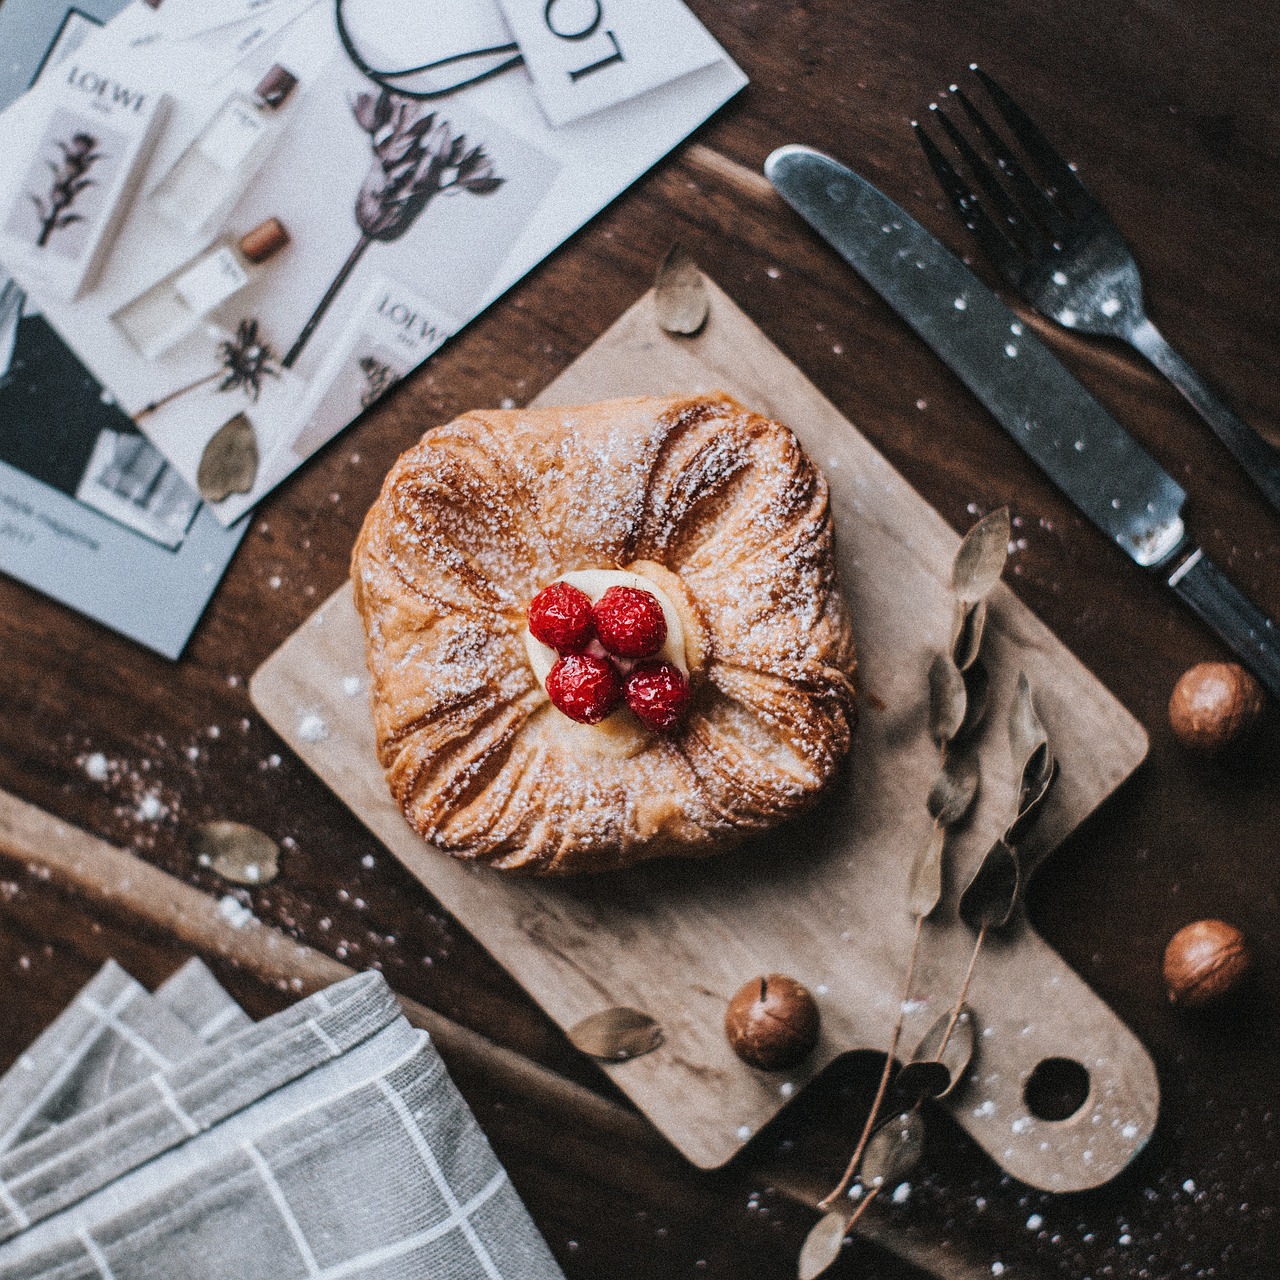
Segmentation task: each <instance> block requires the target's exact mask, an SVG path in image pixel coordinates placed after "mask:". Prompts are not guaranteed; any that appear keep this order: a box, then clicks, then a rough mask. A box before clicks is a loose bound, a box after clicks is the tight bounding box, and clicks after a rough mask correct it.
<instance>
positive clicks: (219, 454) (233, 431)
mask: <svg viewBox="0 0 1280 1280" xmlns="http://www.w3.org/2000/svg"><path fill="white" fill-rule="evenodd" d="M257 478H258V441H257V439H256V438H255V437H254V434H253V423H251V422H250V421H249V419H248V418H246V417H245V415H244V414H243V413H237V414H236V416H235V417H234V418H232V419H231V421H230V422H226V423H224V424H223V425H222V426H221V427H219V428H218V430H217V431H216V432H214V434H213V438H212V439H211V440H210V441H209V443H208V444H207V445H205V447H204V453H203V454H201V455H200V466H199V468H198V469H197V471H196V487H197V488H198V489H199V490H200V496H201V497H202V498H203V499H204V500H205V501H206V502H221V501H222V500H223V498H229V497H230V496H231V495H232V494H233V493H248V492H249V491H250V490H251V489H252V488H253V482H254V481H255V480H256V479H257Z"/></svg>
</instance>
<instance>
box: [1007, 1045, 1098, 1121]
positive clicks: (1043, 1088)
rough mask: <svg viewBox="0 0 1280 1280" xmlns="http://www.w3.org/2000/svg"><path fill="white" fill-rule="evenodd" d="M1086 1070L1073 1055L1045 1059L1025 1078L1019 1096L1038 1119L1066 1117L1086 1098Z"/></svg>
mask: <svg viewBox="0 0 1280 1280" xmlns="http://www.w3.org/2000/svg"><path fill="white" fill-rule="evenodd" d="M1089 1084H1090V1081H1089V1073H1088V1071H1086V1070H1085V1068H1084V1067H1083V1066H1082V1065H1081V1064H1080V1063H1079V1062H1076V1061H1075V1059H1074V1058H1045V1059H1044V1060H1043V1061H1041V1062H1038V1063H1037V1064H1036V1066H1035V1069H1034V1070H1033V1071H1032V1072H1031V1074H1030V1075H1029V1076H1028V1077H1027V1083H1026V1084H1025V1085H1024V1086H1023V1089H1022V1097H1023V1100H1024V1101H1025V1102H1026V1104H1027V1110H1028V1111H1030V1112H1031V1114H1032V1115H1033V1116H1035V1117H1036V1119H1037V1120H1069V1119H1070V1118H1071V1117H1072V1116H1073V1115H1075V1113H1076V1112H1077V1111H1079V1110H1080V1108H1081V1107H1083V1106H1084V1104H1085V1101H1086V1100H1087V1099H1088V1097H1089Z"/></svg>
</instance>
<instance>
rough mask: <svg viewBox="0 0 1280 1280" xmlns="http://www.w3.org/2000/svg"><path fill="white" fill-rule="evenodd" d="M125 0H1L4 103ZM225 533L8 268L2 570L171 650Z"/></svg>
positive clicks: (238, 532) (222, 554) (1, 424)
mask: <svg viewBox="0 0 1280 1280" xmlns="http://www.w3.org/2000/svg"><path fill="white" fill-rule="evenodd" d="M119 8H120V0H79V4H78V7H73V6H71V5H51V4H50V3H49V0H4V3H3V5H0V49H2V50H3V51H4V57H3V58H0V103H6V104H7V103H8V102H10V101H12V100H13V99H14V98H16V97H17V96H18V95H19V94H21V93H22V92H23V90H24V89H25V88H26V86H27V85H28V84H29V83H31V82H32V81H33V80H34V79H35V78H36V77H37V76H39V75H42V74H44V73H45V72H49V73H52V72H53V70H54V69H56V68H57V67H58V66H59V65H61V63H62V62H63V61H64V60H65V59H66V58H68V57H70V56H71V55H72V54H74V53H75V52H76V51H77V50H78V49H79V48H80V47H81V46H82V45H83V43H84V42H85V40H86V39H87V38H88V37H89V36H90V35H91V34H92V33H93V32H95V31H96V30H97V29H98V28H99V26H100V24H101V22H102V21H104V20H105V19H108V18H110V17H112V16H113V14H115V13H116V12H117V11H118V10H119ZM244 528H245V522H244V521H242V522H241V523H240V524H239V525H237V526H236V527H234V528H232V529H224V528H223V527H222V526H221V525H220V524H219V523H218V522H217V521H216V520H215V519H214V518H213V516H212V515H211V514H210V512H209V508H208V507H207V506H205V505H203V504H202V503H201V502H200V499H199V497H198V495H197V494H196V493H195V491H194V490H193V489H191V488H190V487H189V486H188V485H187V484H186V483H185V481H183V480H182V479H181V478H180V477H179V476H178V474H177V472H176V471H175V470H174V468H173V467H172V466H170V465H169V464H168V463H167V461H166V460H165V458H164V456H163V455H162V454H161V453H160V452H159V451H158V450H157V449H156V448H155V447H154V446H153V445H152V444H151V443H150V441H148V440H147V439H146V438H145V437H144V436H143V435H141V434H140V433H139V431H138V429H137V427H136V425H135V424H134V423H133V422H132V421H130V419H129V418H127V417H126V416H125V415H124V414H123V413H121V411H120V409H119V408H118V407H117V406H116V403H115V400H114V397H113V396H112V395H111V394H110V392H108V391H106V390H105V389H104V388H103V387H102V385H101V383H100V382H99V381H98V380H97V379H95V378H94V377H93V375H92V374H90V373H89V372H88V371H87V370H86V369H85V368H84V367H83V365H82V364H81V363H80V362H79V361H77V360H76V358H75V356H74V354H73V353H72V352H71V351H70V350H69V349H68V348H67V346H66V345H65V343H63V341H62V340H61V339H60V338H59V337H58V335H57V334H56V333H55V332H54V331H53V329H52V328H50V326H49V324H48V322H47V320H46V319H45V317H44V316H43V315H41V314H40V312H39V308H38V306H37V305H36V304H35V303H34V302H33V300H31V299H29V298H27V297H26V296H25V294H24V292H23V290H22V289H21V288H20V287H19V285H18V284H17V282H16V281H14V280H12V279H7V278H6V276H5V273H4V272H3V271H0V570H2V571H3V572H5V573H7V574H9V575H11V576H12V577H14V578H17V579H19V580H21V581H22V582H26V583H28V584H29V585H31V586H32V587H35V588H36V589H37V590H39V591H42V592H44V593H45V594H46V595H49V596H52V597H54V598H55V599H57V600H60V601H62V602H63V603H64V604H67V605H69V606H70V607H71V608H73V609H76V610H78V611H79V612H81V613H84V614H87V615H88V616H90V617H92V618H96V619H97V620H98V621H100V622H102V623H105V624H106V625H107V626H110V627H112V628H114V629H115V630H117V631H120V632H123V633H124V634H125V635H128V636H131V637H132V638H133V639H135V640H138V641H139V642H141V643H142V644H145V645H147V646H148V647H150V648H152V649H155V650H156V651H158V652H160V653H163V654H165V655H166V656H168V657H171V658H176V657H177V656H178V654H179V653H180V652H181V651H182V648H183V646H184V645H185V643H186V641H187V637H188V636H189V634H190V633H191V630H192V628H193V627H194V626H195V624H196V622H197V620H198V619H199V617H200V614H201V612H202V611H203V609H204V607H205V605H206V603H207V602H208V599H209V596H210V594H211V593H212V591H213V589H214V587H215V586H216V585H217V582H218V579H219V578H220V577H221V575H222V572H223V570H224V569H225V568H226V565H227V562H228V561H229V560H230V558H231V555H232V553H233V552H234V550H235V548H236V546H237V544H238V543H239V541H240V538H241V536H242V535H243V533H244Z"/></svg>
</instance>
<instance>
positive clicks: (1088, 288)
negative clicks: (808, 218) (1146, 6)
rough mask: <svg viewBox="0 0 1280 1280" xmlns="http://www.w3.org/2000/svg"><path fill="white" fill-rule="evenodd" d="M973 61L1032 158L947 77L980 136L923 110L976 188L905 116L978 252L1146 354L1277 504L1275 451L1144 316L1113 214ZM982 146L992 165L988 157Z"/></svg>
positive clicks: (1034, 294) (1060, 316) (1035, 294)
mask: <svg viewBox="0 0 1280 1280" xmlns="http://www.w3.org/2000/svg"><path fill="white" fill-rule="evenodd" d="M969 69H970V71H972V72H973V73H974V74H975V75H976V76H977V78H978V80H979V81H981V83H982V85H983V87H984V89H985V90H986V92H987V96H988V97H989V98H990V100H991V102H992V103H993V105H994V106H995V108H996V110H997V111H998V112H999V114H1000V116H1001V118H1002V119H1003V120H1004V122H1005V124H1006V125H1007V126H1008V128H1009V130H1010V132H1011V133H1012V134H1013V137H1014V138H1015V139H1016V140H1017V142H1018V143H1019V144H1020V145H1021V147H1022V150H1023V152H1025V154H1026V157H1027V158H1028V159H1029V161H1030V164H1025V163H1023V162H1022V161H1020V160H1018V159H1016V158H1015V157H1014V154H1013V149H1012V148H1011V147H1010V146H1009V145H1008V144H1007V143H1006V141H1005V139H1004V138H1003V136H1002V135H1001V134H1000V133H998V132H997V131H996V129H995V128H994V127H993V126H992V125H991V124H990V123H989V121H988V120H987V119H986V118H985V117H984V116H983V115H982V114H981V112H979V110H978V109H977V107H975V106H974V105H973V103H972V102H971V101H970V99H969V98H968V97H967V96H966V95H965V93H964V91H963V90H961V89H958V88H956V86H954V85H953V86H952V87H951V97H952V98H954V99H955V101H956V102H958V103H959V104H960V107H961V108H962V110H963V112H964V114H965V115H966V116H967V117H968V119H969V122H970V124H971V125H972V127H973V130H974V132H975V133H976V135H977V139H978V140H979V141H978V145H975V144H974V142H971V141H970V140H969V139H968V138H967V137H966V136H965V134H964V133H962V132H961V131H960V129H959V128H957V126H956V125H955V123H954V122H953V121H952V120H951V119H950V118H949V117H948V116H947V114H946V113H945V112H944V111H942V110H941V109H940V108H939V107H938V104H937V103H934V104H932V105H931V106H930V108H929V110H930V111H931V112H932V113H933V115H934V118H936V120H937V122H938V124H939V126H940V127H941V128H942V131H943V132H944V133H945V134H946V135H947V137H948V138H949V139H950V140H951V143H952V144H953V146H954V147H955V150H956V152H957V153H958V154H959V157H960V160H961V162H962V165H963V168H964V169H965V170H967V171H968V173H969V174H970V175H971V176H972V178H973V179H974V182H975V184H976V186H977V188H978V190H977V191H975V189H974V186H973V185H970V184H969V183H967V182H966V181H965V179H964V178H963V177H961V173H960V170H959V169H957V167H956V166H955V165H953V164H952V163H951V161H950V160H948V159H947V157H946V156H945V155H944V154H943V152H942V150H941V149H940V148H939V147H938V145H937V144H936V143H935V142H934V140H933V139H932V138H931V137H930V135H929V134H928V133H927V132H926V131H925V129H924V128H923V127H922V126H921V125H920V123H919V122H917V121H912V127H913V128H914V130H915V133H916V137H917V139H918V140H919V142H920V145H921V147H922V148H923V149H924V153H925V156H926V157H927V158H928V161H929V164H930V166H931V167H932V169H933V172H934V174H935V175H936V177H937V179H938V181H939V182H940V183H941V184H942V188H943V190H944V191H945V192H946V194H947V196H948V197H949V198H950V200H951V203H952V204H953V205H954V206H955V208H956V212H957V213H959V215H960V217H961V219H962V220H963V222H964V224H965V226H966V227H968V228H969V230H970V231H971V232H972V233H973V235H974V238H975V239H976V240H977V241H978V244H979V245H980V247H981V248H982V251H983V252H984V253H985V254H986V255H987V257H988V258H990V259H991V261H992V263H993V264H994V265H995V267H996V269H997V270H998V271H999V272H1000V274H1001V275H1002V276H1003V277H1004V278H1005V280H1007V281H1008V283H1009V284H1010V285H1012V286H1013V288H1015V289H1016V290H1017V291H1018V292H1019V293H1020V294H1021V295H1022V296H1023V297H1024V298H1025V299H1026V300H1027V301H1028V302H1029V303H1030V304H1031V305H1032V306H1033V307H1035V309H1036V310H1037V311H1039V312H1040V313H1041V314H1042V315H1046V316H1048V317H1049V318H1050V319H1052V320H1056V321H1057V322H1058V323H1059V324H1061V325H1063V326H1065V327H1066V328H1068V329H1076V330H1079V331H1081V332H1084V333H1100V334H1105V335H1106V336H1108V337H1112V338H1121V339H1123V340H1124V341H1125V342H1128V343H1130V344H1131V345H1132V346H1133V347H1135V348H1136V349H1137V350H1138V351H1140V352H1141V353H1142V354H1143V355H1144V356H1146V358H1147V359H1148V360H1150V361H1151V363H1152V364H1153V365H1155V367H1156V368H1157V369H1159V371H1160V372H1161V373H1162V374H1164V376H1165V377H1166V378H1168V379H1169V381H1170V382H1172V383H1173V385H1174V386H1175V387H1177V388H1178V390H1179V391H1181V392H1182V394H1183V395H1184V396H1185V397H1186V398H1187V400H1189V401H1190V403H1191V404H1192V406H1193V407H1194V408H1195V410H1196V412H1197V413H1199V414H1200V416H1201V417H1202V418H1203V419H1204V420H1205V421H1206V422H1207V423H1208V424H1209V426H1210V427H1211V428H1212V429H1213V432H1214V434H1215V435H1216V436H1217V437H1218V439H1219V440H1221V441H1222V443H1223V444H1224V445H1226V447H1227V448H1228V449H1229V450H1230V451H1231V453H1232V454H1233V455H1234V457H1235V459H1236V461H1237V462H1239V463H1240V465H1241V466H1242V467H1243V468H1244V469H1245V470H1246V471H1247V472H1248V473H1249V475H1250V476H1252V477H1253V479H1254V481H1255V482H1256V483H1257V485H1258V487H1259V488H1260V489H1261V490H1262V492H1263V493H1264V494H1266V496H1267V499H1268V500H1269V501H1270V503H1271V505H1272V506H1273V507H1275V508H1276V509H1277V510H1280V450H1277V449H1276V448H1274V447H1273V446H1272V445H1271V444H1270V443H1268V442H1267V441H1266V440H1265V439H1263V437H1262V436H1260V435H1259V434H1258V433H1257V432H1256V431H1255V430H1254V429H1253V428H1252V427H1251V426H1249V424H1248V423H1246V422H1244V421H1243V420H1242V419H1241V418H1239V417H1237V416H1236V414H1235V413H1233V412H1232V411H1231V409H1229V408H1228V407H1227V405H1226V404H1224V403H1223V401H1222V399H1221V398H1220V397H1219V396H1218V394H1217V393H1216V392H1215V391H1214V390H1213V389H1212V388H1211V387H1210V386H1209V384H1208V383H1207V382H1206V381H1205V380H1204V379H1203V378H1202V377H1201V376H1200V375H1199V374H1198V373H1197V372H1196V371H1195V370H1194V369H1193V368H1192V367H1191V366H1190V365H1189V364H1188V363H1187V362H1186V361H1185V360H1184V359H1183V358H1182V357H1181V356H1180V355H1178V353H1177V352H1176V351H1174V349H1173V348H1172V347H1171V346H1170V345H1169V344H1168V343H1167V342H1166V341H1165V340H1164V338H1163V337H1162V336H1161V334H1160V332H1159V331H1158V330H1157V329H1156V327H1155V325H1153V324H1152V323H1151V321H1150V320H1149V319H1148V318H1147V314H1146V311H1145V310H1144V308H1143V304H1142V281H1141V279H1140V278H1139V275H1138V264H1137V263H1136V262H1135V261H1134V257H1133V253H1132V251H1131V250H1130V248H1129V246H1128V244H1126V243H1125V239H1124V237H1123V236H1122V235H1121V234H1120V230H1119V228H1118V227H1117V226H1116V224H1115V223H1114V222H1113V221H1112V220H1111V217H1110V215H1109V214H1108V213H1107V212H1106V210H1105V209H1103V207H1102V206H1101V205H1100V204H1099V203H1098V202H1097V201H1096V200H1095V199H1094V198H1093V197H1092V196H1091V195H1090V194H1089V192H1088V191H1087V190H1086V189H1085V186H1084V184H1083V183H1082V182H1081V181H1080V179H1079V178H1078V177H1077V176H1076V173H1075V170H1074V169H1073V168H1072V167H1071V165H1069V164H1068V163H1067V162H1066V161H1065V160H1064V159H1063V158H1062V157H1061V156H1060V155H1059V154H1058V152H1057V151H1056V150H1055V149H1054V147H1053V145H1052V143H1050V142H1049V140H1048V139H1047V138H1046V137H1045V136H1044V134H1043V133H1041V132H1040V130H1039V128H1037V127H1036V125H1035V124H1034V123H1033V122H1032V120H1031V118H1030V117H1029V116H1028V115H1027V114H1026V112H1025V111H1023V110H1022V108H1021V107H1019V106H1018V104H1017V103H1016V102H1014V100H1013V99H1012V98H1011V97H1010V96H1009V95H1008V94H1007V93H1006V92H1005V91H1004V90H1003V89H1002V88H1001V87H1000V86H999V85H998V84H997V83H996V82H995V81H994V80H993V79H992V78H991V77H990V76H989V75H987V74H986V72H985V71H982V70H980V69H979V68H978V67H977V66H970V68H969ZM984 150H985V152H986V153H987V155H989V156H990V158H991V160H992V161H994V165H993V164H992V163H990V162H989V161H988V160H987V159H986V158H984V155H983V151H984ZM1033 173H1034V176H1033Z"/></svg>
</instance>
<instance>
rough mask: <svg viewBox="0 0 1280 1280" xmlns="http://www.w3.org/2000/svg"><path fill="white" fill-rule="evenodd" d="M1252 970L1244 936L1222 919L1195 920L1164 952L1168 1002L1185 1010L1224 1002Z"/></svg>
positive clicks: (1170, 941)
mask: <svg viewBox="0 0 1280 1280" xmlns="http://www.w3.org/2000/svg"><path fill="white" fill-rule="evenodd" d="M1252 967H1253V957H1252V956H1251V955H1250V954H1249V948H1248V947H1247V946H1246V945H1245V940H1244V934H1242V933H1241V932H1240V930H1239V929H1237V928H1236V927H1235V925H1231V924H1227V923H1226V922H1225V921H1223V920H1197V921H1195V923H1194V924H1189V925H1186V926H1185V927H1184V928H1182V929H1179V930H1178V932H1177V933H1175V934H1174V935H1173V937H1172V938H1171V939H1170V940H1169V945H1168V946H1167V947H1166V948H1165V952H1164V983H1165V986H1166V987H1167V988H1168V989H1169V999H1170V1000H1172V1001H1173V1003H1174V1004H1178V1005H1183V1006H1184V1007H1185V1008H1188V1009H1201V1008H1204V1007H1205V1006H1206V1005H1211V1004H1217V1003H1218V1002H1219V1001H1221V1000H1224V999H1225V998H1226V997H1227V996H1229V995H1230V994H1231V993H1232V992H1233V991H1235V990H1236V989H1237V988H1238V987H1239V986H1240V983H1241V982H1243V981H1244V978H1245V976H1246V975H1247V974H1248V972H1249V970H1250V969H1251V968H1252Z"/></svg>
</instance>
